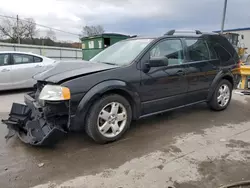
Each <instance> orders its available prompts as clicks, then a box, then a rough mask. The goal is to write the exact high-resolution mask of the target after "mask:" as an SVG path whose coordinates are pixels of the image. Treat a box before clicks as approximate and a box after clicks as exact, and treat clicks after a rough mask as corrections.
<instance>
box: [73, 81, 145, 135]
mask: <svg viewBox="0 0 250 188" xmlns="http://www.w3.org/2000/svg"><path fill="white" fill-rule="evenodd" d="M112 91H114V92H115V91H122V93H125V94H126V95H128V96H129V97H130V98H131V99H132V100H133V101H132V102H133V106H132V109H133V117H134V118H138V117H139V113H140V104H141V102H140V97H139V94H138V93H137V92H136V90H135V89H134V88H133V87H132V86H130V85H128V84H127V83H126V82H123V81H120V80H109V81H104V82H101V83H99V84H97V85H95V86H94V87H92V88H91V89H90V90H89V91H88V92H87V93H86V94H85V95H84V96H83V98H82V99H81V101H80V103H79V105H78V107H77V110H76V114H75V117H74V119H73V123H72V125H71V126H70V130H80V129H82V128H83V127H84V123H85V119H86V116H87V113H88V110H89V109H90V107H91V104H92V102H93V101H95V100H97V99H98V98H100V97H101V96H102V95H103V94H105V93H107V92H112Z"/></svg>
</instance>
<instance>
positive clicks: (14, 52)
mask: <svg viewBox="0 0 250 188" xmlns="http://www.w3.org/2000/svg"><path fill="white" fill-rule="evenodd" d="M0 54H24V55H34V56H37V57H41V58H48V57H46V56H43V55H39V54H35V53H33V52H22V51H0ZM48 59H50V58H48Z"/></svg>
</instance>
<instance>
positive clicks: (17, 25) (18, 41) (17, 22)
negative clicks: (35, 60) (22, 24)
mask: <svg viewBox="0 0 250 188" xmlns="http://www.w3.org/2000/svg"><path fill="white" fill-rule="evenodd" d="M16 27H17V28H16V30H17V43H18V44H20V36H19V18H18V15H16Z"/></svg>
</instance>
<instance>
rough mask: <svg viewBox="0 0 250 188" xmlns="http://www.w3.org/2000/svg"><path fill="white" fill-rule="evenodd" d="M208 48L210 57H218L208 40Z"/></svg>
mask: <svg viewBox="0 0 250 188" xmlns="http://www.w3.org/2000/svg"><path fill="white" fill-rule="evenodd" d="M208 49H209V53H210V59H218V56H217V54H216V52H215V50H214V48H213V45H212V44H211V43H210V42H208Z"/></svg>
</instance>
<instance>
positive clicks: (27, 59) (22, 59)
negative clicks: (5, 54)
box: [13, 54, 34, 65]
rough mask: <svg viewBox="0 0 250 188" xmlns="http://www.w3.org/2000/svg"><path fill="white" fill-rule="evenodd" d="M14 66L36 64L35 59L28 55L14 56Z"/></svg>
mask: <svg viewBox="0 0 250 188" xmlns="http://www.w3.org/2000/svg"><path fill="white" fill-rule="evenodd" d="M13 61H14V65H19V64H27V63H34V58H33V56H31V55H26V54H13Z"/></svg>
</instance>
